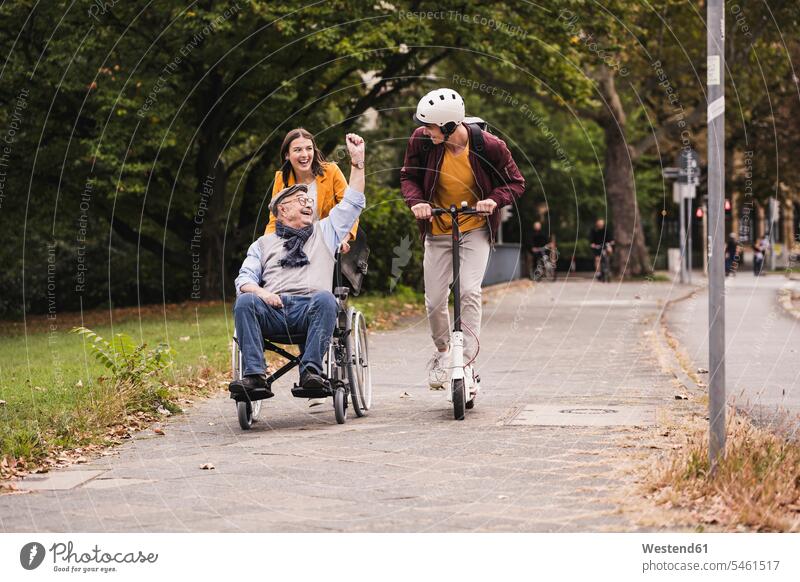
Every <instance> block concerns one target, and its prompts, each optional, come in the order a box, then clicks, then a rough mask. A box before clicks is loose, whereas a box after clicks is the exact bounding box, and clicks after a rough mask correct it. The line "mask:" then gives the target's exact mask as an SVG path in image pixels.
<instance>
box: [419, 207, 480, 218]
mask: <svg viewBox="0 0 800 582" xmlns="http://www.w3.org/2000/svg"><path fill="white" fill-rule="evenodd" d="M431 214H432V215H433V216H441V215H443V214H482V213H481V212H478V211H477V210H475V209H474V208H470V207H468V206H462V207H461V208H453V207H451V208H431Z"/></svg>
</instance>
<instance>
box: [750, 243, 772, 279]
mask: <svg viewBox="0 0 800 582" xmlns="http://www.w3.org/2000/svg"><path fill="white" fill-rule="evenodd" d="M768 252H769V238H768V237H767V236H766V235H765V236H762V237H761V238H760V239H756V242H755V243H753V274H754V275H755V276H756V277H758V276H759V275H761V273H762V272H763V270H764V257H766V256H767V253H768Z"/></svg>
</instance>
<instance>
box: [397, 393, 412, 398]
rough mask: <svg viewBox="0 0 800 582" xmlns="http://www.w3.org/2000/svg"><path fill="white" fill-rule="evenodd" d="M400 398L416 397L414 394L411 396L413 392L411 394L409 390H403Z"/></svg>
mask: <svg viewBox="0 0 800 582" xmlns="http://www.w3.org/2000/svg"><path fill="white" fill-rule="evenodd" d="M400 398H414V397H413V396H411V394H409V393H408V392H403V393H402V394H401V395H400Z"/></svg>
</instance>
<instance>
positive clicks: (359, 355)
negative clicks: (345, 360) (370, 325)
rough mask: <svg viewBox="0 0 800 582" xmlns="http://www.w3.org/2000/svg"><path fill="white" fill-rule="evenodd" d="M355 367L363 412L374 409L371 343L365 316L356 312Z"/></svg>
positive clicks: (354, 324)
mask: <svg viewBox="0 0 800 582" xmlns="http://www.w3.org/2000/svg"><path fill="white" fill-rule="evenodd" d="M352 335H353V347H354V354H353V355H354V359H353V365H354V368H355V372H356V374H355V375H356V381H357V388H358V390H357V391H358V401H359V404H360V405H361V408H362V409H363V410H369V409H370V408H372V372H371V371H370V369H369V341H368V339H367V322H366V320H365V319H364V314H362V313H361V312H360V311H356V312H355V315H354V317H353V331H352Z"/></svg>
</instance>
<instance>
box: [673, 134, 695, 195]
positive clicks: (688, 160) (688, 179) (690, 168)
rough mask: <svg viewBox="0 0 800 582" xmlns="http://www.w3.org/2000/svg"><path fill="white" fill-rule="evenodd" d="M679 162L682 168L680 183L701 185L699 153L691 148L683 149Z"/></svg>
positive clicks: (679, 155)
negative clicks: (698, 162) (698, 163)
mask: <svg viewBox="0 0 800 582" xmlns="http://www.w3.org/2000/svg"><path fill="white" fill-rule="evenodd" d="M677 162H678V166H679V168H680V174H679V176H678V181H679V182H681V183H682V184H692V185H694V186H696V185H698V184H699V183H700V169H699V167H698V165H697V152H696V151H694V150H693V149H692V148H690V147H686V148H683V149H682V150H681V152H680V153H679V154H678V160H677ZM692 198H694V196H692Z"/></svg>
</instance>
